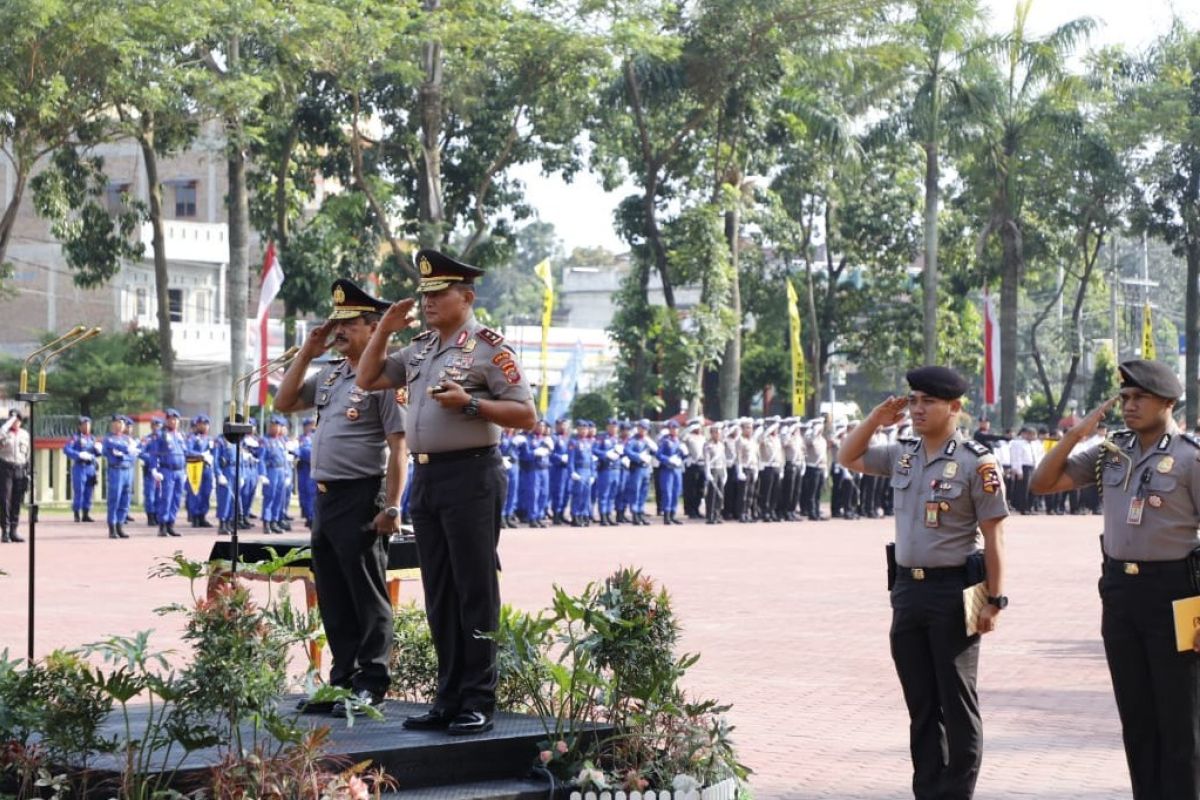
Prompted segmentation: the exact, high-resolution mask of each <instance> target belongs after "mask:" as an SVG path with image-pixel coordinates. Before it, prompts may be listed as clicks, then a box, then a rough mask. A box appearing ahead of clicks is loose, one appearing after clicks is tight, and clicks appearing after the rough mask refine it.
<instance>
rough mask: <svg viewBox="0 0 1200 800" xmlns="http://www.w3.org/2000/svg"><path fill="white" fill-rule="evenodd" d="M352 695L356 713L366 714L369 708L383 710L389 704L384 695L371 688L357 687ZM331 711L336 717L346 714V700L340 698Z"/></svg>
mask: <svg viewBox="0 0 1200 800" xmlns="http://www.w3.org/2000/svg"><path fill="white" fill-rule="evenodd" d="M350 697H351V698H353V699H354V713H355V714H365V713H366V709H367V708H374V709H376V710H378V711H382V710H383V707H384V706H385V705H387V700H385V699H384V697H383V695H381V694H375V693H374V692H372V691H370V690H369V689H355V690H354V693H353V694H351V695H350ZM329 713H330V714H332V715H333V716H335V717H344V716H346V701H344V700H338V701H337V702H335V703H334V704H333V708H332V710H330V712H329Z"/></svg>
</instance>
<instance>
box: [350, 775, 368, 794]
mask: <svg viewBox="0 0 1200 800" xmlns="http://www.w3.org/2000/svg"><path fill="white" fill-rule="evenodd" d="M347 788H348V789H349V790H350V797H351V798H352V800H368V798H369V797H370V796H371V791H370V789H368V788H367V782H366V781H364V780H363V779H362V778H360V777H358V776H357V775H351V776H350V780H349V781H348V786H347Z"/></svg>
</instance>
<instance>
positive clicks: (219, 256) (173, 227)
mask: <svg viewBox="0 0 1200 800" xmlns="http://www.w3.org/2000/svg"><path fill="white" fill-rule="evenodd" d="M163 237H164V239H165V240H166V243H167V260H168V261H197V262H200V263H205V264H227V263H228V262H229V226H228V225H226V224H225V223H224V222H187V221H184V220H178V219H169V220H165V221H164V222H163ZM141 241H142V243H143V244H145V245H146V254H145V258H146V260H151V259H153V257H154V254H153V253H152V252H151V249H150V248H151V247H152V243H153V241H154V230H153V228H151V226H150V223H149V222H147V223H144V224H143V225H142V229H141Z"/></svg>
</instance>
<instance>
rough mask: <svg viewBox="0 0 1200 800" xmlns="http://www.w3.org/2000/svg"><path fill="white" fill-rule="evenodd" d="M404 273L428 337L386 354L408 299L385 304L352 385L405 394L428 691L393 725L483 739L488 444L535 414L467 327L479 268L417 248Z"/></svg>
mask: <svg viewBox="0 0 1200 800" xmlns="http://www.w3.org/2000/svg"><path fill="white" fill-rule="evenodd" d="M415 265H416V267H417V274H418V276H419V278H420V280H419V283H418V286H417V292H418V295H419V304H420V310H421V312H422V313H423V316H424V319H425V323H426V325H427V326H428V328H429V329H428V330H426V331H424V332H423V333H420V334H418V335H417V336H416V337H414V338H413V340H412V342H411V343H409V344H408V345H407V346H405V347H403V348H401V349H400V350H398V351H396V352H394V353H392V354H391V355H390V356H389V355H388V354H387V347H388V342H389V339H390V337H391V335H392V334H393V333H397V332H399V331H401V330H403V329H404V328H406V327H409V326H411V325H412V323H413V312H414V310H415V309H416V307H417V304H418V299H417V298H406V299H404V300H401V301H399V302H397V303H394V304H393V305H392V306H391V308H390V309H389V310H388V311H387V312H386V313H385V314H384V317H383V320H382V322H381V323H380V325H379V327H378V329H377V330H376V331H375V333H374V335H373V336H372V338H371V342H370V344H369V345H368V346H367V349H366V351H365V352H364V354H363V363H362V365H361V369H360V371H359V374H358V377H357V380H358V385H359V386H360V387H364V388H380V387H389V388H397V389H398V388H401V387H407V389H408V414H409V423H410V424H409V436H408V444H409V447H410V448H412V451H413V461H414V467H413V480H412V487H411V490H410V492H409V508H410V513H411V514H412V519H413V527H414V529H415V531H416V538H417V550H418V554H419V556H420V561H421V584H422V587H423V589H424V592H425V613H426V616H427V617H428V618H429V628H430V632H431V634H432V636H433V641H434V647H435V649H436V651H437V655H438V685H437V694H436V697H435V698H434V705H433V708H432V709H430V710H429V711H428V712H427V713H425V714H421V715H418V716H414V717H410V718H408V719H407V720H405V723H404V724H405V727H407V728H410V729H422V730H445V731H447V732H448V733H450V734H452V735H462V734H475V733H483V732H484V731H487V730H490V729H491V728H492V724H493V723H492V715H493V713H494V711H495V706H496V685H497V680H498V676H499V673H498V671H497V668H496V645H495V643H494V642H492V641H490V640H488V639H485V638H482V637H480V636H479V633H480V632H481V631H492V630H495V629H496V626H497V625H498V624H499V618H500V584H499V581H498V578H497V575H496V572H497V569H498V567H499V557H498V555H497V551H496V545H497V542H498V540H499V537H500V525H501V519H502V516H503V507H504V500H505V496H506V493H507V483H508V476H507V472H506V470H505V469H504V463H503V460H502V458H501V455H500V451H499V448H498V445H499V444H500V434H501V430H502V429H503V428H511V429H514V430H528V429H530V428H532V427H533V425H534V423H535V421H536V419H537V412H536V411H535V409H534V406H533V400H532V395H531V393H530V390H529V383H528V382H527V381H526V380H525V377H524V375H523V373H522V370H521V366H520V364H519V363H518V362H517V357H516V353H515V351H514V350H513V349H512V347H511V346H509V345H508V343H507V342H505V341H504V337H503V336H502V335H501V334H499V333H497V332H496V331H494V330H491V329H489V328H487V327H485V326H483V325H481V324H480V323H479V322H478V320H476V319H475V314H474V310H473V303H474V301H475V292H474V289H473V285H474V283H475V281H476V280H477V279H478V278H479V277H480V276H481V275H483V270H481V269H479V268H478V267H473V266H471V265H469V264H464V263H462V262H460V261H457V260H455V259H453V258H451V257H449V256H447V255H445V254H444V253H439V252H438V251H436V250H419V251H418V252H417V254H416V258H415ZM464 487H469V491H464Z"/></svg>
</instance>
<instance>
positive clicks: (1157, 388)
mask: <svg viewBox="0 0 1200 800" xmlns="http://www.w3.org/2000/svg"><path fill="white" fill-rule="evenodd" d="M1117 371H1118V372H1119V373H1120V374H1121V387H1122V388H1124V387H1126V386H1132V387H1135V388H1138V389H1142V390H1144V391H1147V392H1149V393H1150V394H1153V395H1157V396H1158V397H1162V398H1164V399H1166V400H1178V399H1179V398H1180V397H1182V396H1183V384H1181V383H1180V382H1179V376H1177V375H1176V374H1175V370H1173V369H1171V368H1170V367H1168V366H1167V365H1166V364H1164V363H1163V362H1161V361H1147V360H1146V359H1143V358H1135V359H1132V360H1130V361H1122V362H1121V365H1120V366H1118V367H1117Z"/></svg>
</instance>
